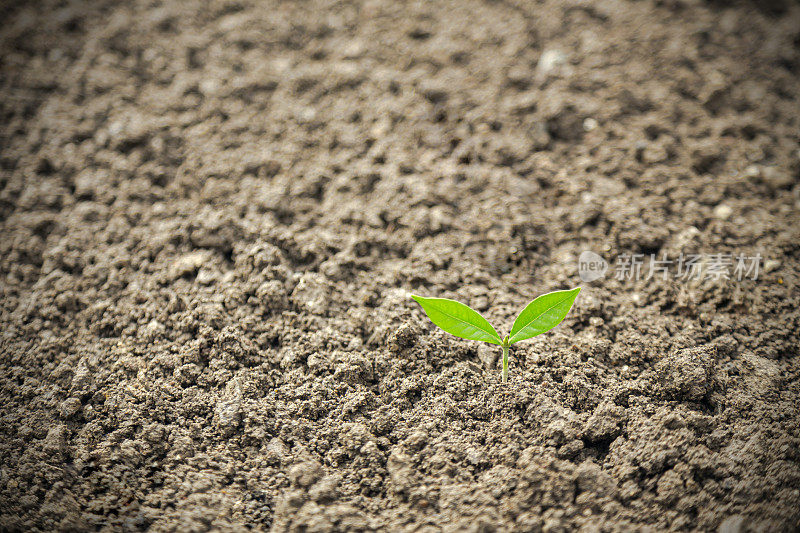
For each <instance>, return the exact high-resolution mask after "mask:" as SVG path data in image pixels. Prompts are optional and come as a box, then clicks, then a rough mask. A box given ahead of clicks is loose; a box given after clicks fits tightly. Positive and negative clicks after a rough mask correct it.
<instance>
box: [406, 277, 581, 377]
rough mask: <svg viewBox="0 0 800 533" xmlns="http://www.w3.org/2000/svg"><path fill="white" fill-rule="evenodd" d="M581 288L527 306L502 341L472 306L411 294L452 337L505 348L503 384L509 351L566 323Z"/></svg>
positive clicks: (546, 295) (432, 319) (552, 295)
mask: <svg viewBox="0 0 800 533" xmlns="http://www.w3.org/2000/svg"><path fill="white" fill-rule="evenodd" d="M579 292H581V288H580V287H577V288H575V289H571V290H568V291H555V292H548V293H547V294H543V295H541V296H539V297H538V298H536V299H535V300H534V301H532V302H531V303H529V304H528V305H527V306H525V309H523V310H522V312H521V313H520V314H519V316H518V317H517V319H516V320H514V325H513V326H511V333H509V334H508V335H506V336H505V337H503V338H502V339H501V338H500V335H498V334H497V331H496V330H495V329H494V328H493V327H492V325H491V324H489V322H488V321H487V320H486V319H485V318H483V317H482V316H481V315H480V313H478V312H477V311H475V310H473V309H471V308H470V307H468V306H466V305H464V304H462V303H461V302H457V301H455V300H449V299H447V298H423V297H422V296H414V295H413V294H412V295H411V297H412V298H414V300H416V302H417V303H418V304H419V305H421V306H422V309H423V311H425V314H426V315H428V318H430V319H431V322H433V323H434V324H436V325H437V326H439V327H440V328H442V329H443V330H445V331H446V332H447V333H450V334H451V335H455V336H456V337H461V338H462V339H468V340H472V341H483V342H488V343H491V344H497V345H499V346H501V347H502V348H503V383H505V382H506V380H507V379H508V348H509V346H511V345H512V344H516V343H518V342H519V341H524V340H527V339H530V338H533V337H535V336H537V335H541V334H542V333H544V332H546V331H550V330H551V329H553V328H554V327H556V326H557V325H559V324H560V323H561V321H562V320H564V317H565V316H567V313H569V310H570V308H572V304H573V302H575V298H576V297H577V296H578V293H579Z"/></svg>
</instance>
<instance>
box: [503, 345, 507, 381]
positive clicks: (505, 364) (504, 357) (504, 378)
mask: <svg viewBox="0 0 800 533" xmlns="http://www.w3.org/2000/svg"><path fill="white" fill-rule="evenodd" d="M507 380H508V335H506V338H505V339H503V383H505V382H506V381H507Z"/></svg>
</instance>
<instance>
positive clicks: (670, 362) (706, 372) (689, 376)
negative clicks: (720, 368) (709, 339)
mask: <svg viewBox="0 0 800 533" xmlns="http://www.w3.org/2000/svg"><path fill="white" fill-rule="evenodd" d="M715 359H716V348H715V347H714V346H712V345H708V346H701V347H698V348H686V349H683V350H677V351H675V352H673V353H671V354H669V355H668V356H667V357H665V358H664V359H662V360H661V361H659V362H658V363H657V364H656V366H655V373H656V380H657V382H658V384H659V385H660V387H661V390H662V391H663V392H664V394H666V395H667V396H668V397H670V398H673V399H676V400H680V401H687V402H699V401H702V400H704V399H705V398H706V397H707V396H708V394H709V393H710V392H711V391H712V389H713V387H714V379H713V375H712V370H713V365H714V362H715Z"/></svg>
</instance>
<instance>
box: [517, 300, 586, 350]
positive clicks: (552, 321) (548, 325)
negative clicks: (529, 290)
mask: <svg viewBox="0 0 800 533" xmlns="http://www.w3.org/2000/svg"><path fill="white" fill-rule="evenodd" d="M579 292H581V288H580V287H577V288H575V289H572V290H569V291H555V292H548V293H547V294H542V295H541V296H539V297H538V298H536V299H535V300H534V301H532V302H531V303H529V304H528V305H527V307H525V309H523V310H522V312H521V313H520V314H519V316H518V317H517V319H516V320H515V321H514V325H513V326H512V327H511V333H510V334H509V336H510V338H509V340H508V343H509V344H514V343H515V342H519V341H524V340H526V339H530V338H531V337H535V336H536V335H540V334H542V333H544V332H545V331H549V330H551V329H553V328H554V327H556V326H557V325H558V324H560V323H561V321H562V320H564V317H565V316H567V313H569V310H570V308H571V307H572V303H573V302H574V301H575V298H576V297H577V296H578V293H579Z"/></svg>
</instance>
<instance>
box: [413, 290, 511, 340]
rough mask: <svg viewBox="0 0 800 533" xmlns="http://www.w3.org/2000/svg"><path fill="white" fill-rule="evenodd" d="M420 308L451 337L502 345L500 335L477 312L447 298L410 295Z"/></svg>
mask: <svg viewBox="0 0 800 533" xmlns="http://www.w3.org/2000/svg"><path fill="white" fill-rule="evenodd" d="M411 297H412V298H414V300H416V302H417V303H418V304H419V305H421V306H422V309H423V311H425V314H426V315H428V318H430V319H431V322H433V323H434V324H436V325H437V326H439V327H440V328H442V329H443V330H445V331H446V332H447V333H450V334H451V335H455V336H456V337H461V338H462V339H469V340H472V341H483V342H490V343H492V344H499V345H502V344H503V341H502V340H501V339H500V335H498V334H497V332H496V331H495V329H494V328H493V327H492V325H491V324H489V322H487V321H486V319H485V318H483V317H482V316H481V315H480V314H479V313H478V312H477V311H474V310H472V309H470V308H469V307H467V306H466V305H464V304H462V303H460V302H457V301H455V300H449V299H447V298H423V297H422V296H414V295H413V294H412V295H411Z"/></svg>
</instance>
